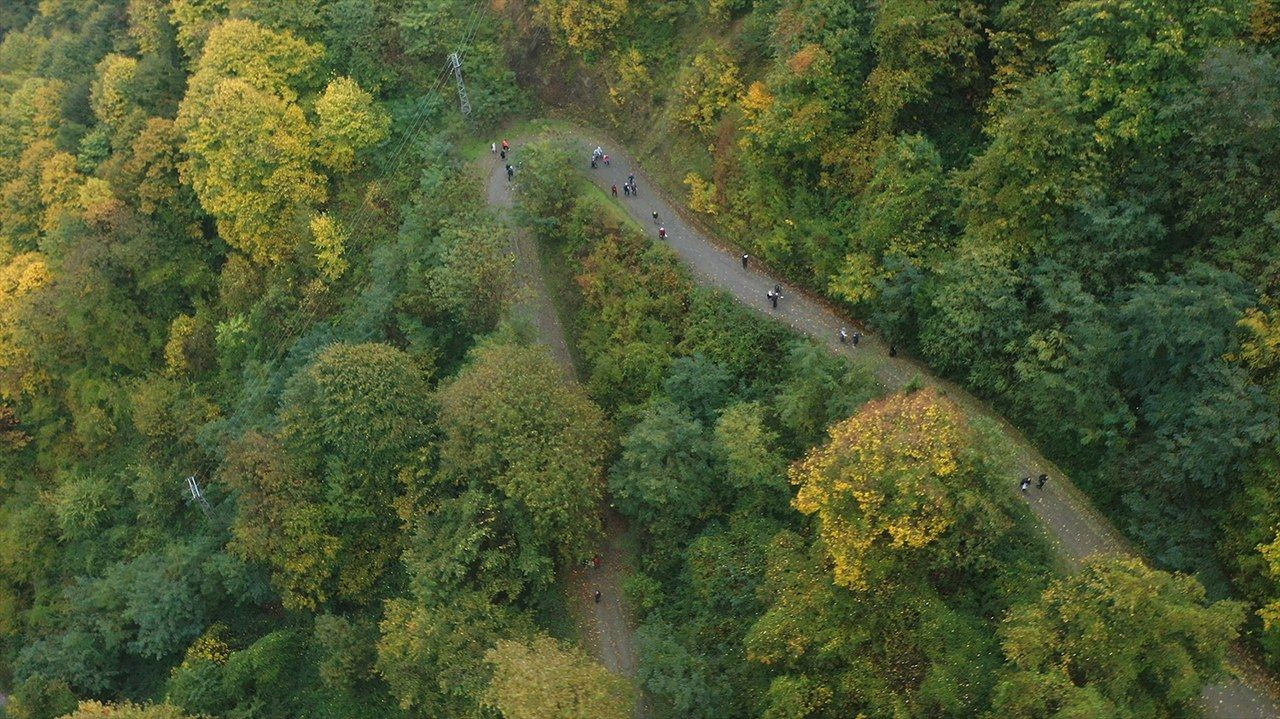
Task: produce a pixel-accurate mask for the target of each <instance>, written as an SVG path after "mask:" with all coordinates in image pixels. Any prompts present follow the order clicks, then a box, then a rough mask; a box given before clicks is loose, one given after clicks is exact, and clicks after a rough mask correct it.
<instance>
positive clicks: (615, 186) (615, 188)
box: [610, 184, 618, 197]
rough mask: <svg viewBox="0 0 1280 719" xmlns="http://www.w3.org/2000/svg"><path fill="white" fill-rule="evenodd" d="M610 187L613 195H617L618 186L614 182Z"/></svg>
mask: <svg viewBox="0 0 1280 719" xmlns="http://www.w3.org/2000/svg"><path fill="white" fill-rule="evenodd" d="M610 189H612V190H613V196H614V197H617V196H618V186H617V185H616V184H615V185H614V186H613V187H612V188H610Z"/></svg>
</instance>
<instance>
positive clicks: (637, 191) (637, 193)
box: [631, 182, 640, 197]
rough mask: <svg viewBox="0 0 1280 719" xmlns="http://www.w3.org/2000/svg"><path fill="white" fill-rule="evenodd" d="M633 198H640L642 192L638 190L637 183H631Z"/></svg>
mask: <svg viewBox="0 0 1280 719" xmlns="http://www.w3.org/2000/svg"><path fill="white" fill-rule="evenodd" d="M631 196H632V197H639V196H640V191H639V190H637V189H636V183H635V182H632V183H631Z"/></svg>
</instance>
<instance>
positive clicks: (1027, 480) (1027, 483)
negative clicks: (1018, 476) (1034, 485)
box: [1018, 477, 1031, 494]
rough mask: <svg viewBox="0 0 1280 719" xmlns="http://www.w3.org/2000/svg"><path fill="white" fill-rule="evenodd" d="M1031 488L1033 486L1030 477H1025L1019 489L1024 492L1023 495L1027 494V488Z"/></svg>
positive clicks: (1019, 484)
mask: <svg viewBox="0 0 1280 719" xmlns="http://www.w3.org/2000/svg"><path fill="white" fill-rule="evenodd" d="M1030 486H1031V478H1030V477H1023V478H1022V481H1021V482H1019V483H1018V487H1019V488H1020V489H1021V490H1022V493H1023V494H1026V493H1027V487H1030Z"/></svg>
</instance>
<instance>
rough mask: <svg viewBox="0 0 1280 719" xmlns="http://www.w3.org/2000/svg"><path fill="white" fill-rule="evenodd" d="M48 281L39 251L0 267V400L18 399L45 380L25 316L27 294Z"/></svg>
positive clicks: (27, 300)
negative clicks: (32, 350)
mask: <svg viewBox="0 0 1280 719" xmlns="http://www.w3.org/2000/svg"><path fill="white" fill-rule="evenodd" d="M51 279H52V277H51V275H50V273H49V268H48V267H47V266H46V265H45V261H44V255H41V254H40V253H38V252H26V253H23V254H21V255H18V256H17V257H14V258H13V259H12V260H10V261H9V263H8V264H6V265H4V266H3V267H0V399H4V400H15V399H18V398H19V397H21V396H23V395H25V394H28V393H30V392H32V391H34V390H35V389H36V387H38V386H39V385H41V384H42V383H43V382H44V381H46V380H47V379H48V374H47V370H45V369H42V368H41V367H40V366H39V365H38V364H37V363H36V361H35V359H34V357H33V355H32V352H31V345H30V342H29V341H28V339H27V331H26V329H25V326H24V317H25V316H26V314H27V306H28V303H29V301H30V295H31V294H32V293H34V292H36V291H37V290H39V289H40V288H41V287H44V286H45V285H47V284H49V281H50V280H51Z"/></svg>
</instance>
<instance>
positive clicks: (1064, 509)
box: [489, 129, 1280, 719]
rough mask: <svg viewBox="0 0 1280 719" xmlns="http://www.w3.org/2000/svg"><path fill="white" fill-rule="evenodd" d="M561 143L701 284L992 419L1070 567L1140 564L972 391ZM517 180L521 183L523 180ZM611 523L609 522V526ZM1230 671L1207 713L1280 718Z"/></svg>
mask: <svg viewBox="0 0 1280 719" xmlns="http://www.w3.org/2000/svg"><path fill="white" fill-rule="evenodd" d="M558 137H560V139H564V140H566V141H567V142H569V143H570V144H571V146H572V147H573V148H575V149H577V150H579V155H578V156H579V157H581V158H582V162H583V168H584V172H588V173H589V176H590V177H591V179H592V181H593V182H595V184H596V185H598V186H599V187H601V188H603V189H604V190H605V191H606V192H608V191H609V189H610V186H611V185H614V184H617V185H618V187H619V189H620V190H621V187H622V185H623V183H624V182H625V181H626V179H627V177H628V175H631V174H634V175H635V176H636V183H637V186H638V189H639V196H638V197H630V198H628V197H623V196H620V197H619V198H618V199H617V202H618V203H619V204H620V205H621V206H622V207H623V208H625V210H626V211H627V212H628V213H629V215H630V216H631V217H632V218H633V219H634V220H635V221H636V222H637V223H639V225H640V226H641V227H648V228H651V231H652V233H653V237H654V240H655V241H659V240H658V239H657V227H656V226H654V221H653V218H652V214H651V213H653V212H654V211H656V212H657V213H658V220H659V223H660V224H661V226H662V227H665V228H666V231H667V237H666V240H665V242H666V243H667V244H669V245H670V246H671V248H672V249H673V250H675V252H676V253H677V254H678V255H679V256H680V258H681V259H682V260H683V261H684V262H685V263H686V264H687V265H688V267H689V269H690V271H691V273H692V275H693V277H694V279H695V280H696V281H697V282H699V283H700V284H704V285H707V286H711V287H715V288H718V289H721V290H724V291H725V292H728V293H729V294H730V295H732V296H733V297H735V298H736V299H737V300H738V301H740V302H742V303H744V304H746V305H747V306H749V307H752V308H755V309H757V310H758V311H760V312H761V313H764V314H768V315H770V316H772V317H775V318H776V319H778V320H780V321H782V322H783V323H785V324H787V325H788V326H790V327H792V328H794V329H796V330H798V331H800V332H803V333H804V334H806V335H809V336H810V337H813V338H814V339H816V340H818V341H819V342H822V343H824V344H825V345H826V346H827V347H829V348H830V349H831V351H833V352H839V353H842V354H845V355H847V356H850V357H851V358H852V359H853V360H854V361H855V362H858V363H860V364H863V365H864V366H866V367H868V368H869V369H870V370H871V371H872V372H873V373H874V375H875V376H876V378H877V379H878V380H879V381H880V383H881V384H883V385H884V387H885V388H886V389H889V390H893V389H899V388H901V387H903V386H905V385H906V384H907V383H908V382H910V381H911V380H912V379H915V380H916V381H917V382H918V383H921V384H923V385H926V386H935V387H937V388H939V390H940V391H942V392H945V393H946V394H947V395H948V396H949V397H951V398H952V399H954V400H955V401H957V402H958V403H960V404H961V405H962V406H964V407H965V409H966V410H967V411H969V412H970V413H972V414H974V415H978V416H983V417H986V418H987V419H989V420H991V421H992V422H994V423H995V424H996V425H997V426H999V427H1000V428H1001V430H1002V431H1003V432H1004V434H1005V436H1006V438H1007V439H1008V440H1009V442H1010V446H1012V447H1014V448H1016V450H1015V452H1014V454H1013V456H1011V457H1010V462H1009V465H1008V471H1009V477H1010V481H1009V490H1010V491H1011V492H1018V488H1017V484H1016V479H1017V478H1018V477H1023V476H1027V475H1030V476H1037V475H1039V474H1041V473H1045V474H1048V475H1049V476H1050V477H1051V479H1050V481H1049V483H1048V485H1047V486H1046V487H1045V488H1044V489H1043V490H1037V489H1035V488H1034V487H1033V488H1032V489H1031V490H1030V491H1029V492H1027V493H1026V494H1025V501H1027V502H1028V504H1029V506H1030V508H1031V510H1032V511H1033V512H1034V513H1035V515H1036V516H1037V517H1038V518H1039V519H1040V521H1041V522H1042V524H1043V527H1044V530H1045V533H1046V536H1047V537H1048V539H1049V540H1050V541H1051V542H1052V543H1053V545H1054V547H1055V548H1056V549H1057V551H1058V552H1059V554H1060V555H1061V556H1062V557H1063V558H1064V559H1065V560H1066V561H1067V562H1068V563H1069V564H1071V565H1073V566H1078V565H1079V563H1080V562H1081V561H1082V560H1084V559H1085V558H1086V557H1089V556H1091V555H1095V554H1125V555H1132V556H1139V555H1138V553H1137V552H1136V551H1135V550H1134V549H1133V547H1132V546H1130V544H1129V543H1128V542H1127V541H1126V540H1125V538H1124V537H1123V536H1122V535H1121V534H1120V533H1119V532H1118V531H1117V530H1116V529H1115V528H1114V527H1113V526H1112V525H1111V524H1110V523H1109V522H1108V521H1107V520H1106V518H1104V517H1103V516H1102V515H1101V513H1099V512H1098V511H1097V510H1096V509H1095V508H1094V507H1093V506H1092V505H1091V504H1090V503H1089V501H1088V499H1087V498H1086V496H1085V495H1084V494H1083V493H1082V492H1081V491H1080V490H1079V489H1077V488H1076V487H1075V485H1074V484H1072V483H1071V481H1070V480H1069V479H1068V478H1067V477H1066V475H1065V474H1063V472H1062V471H1061V470H1059V469H1058V468H1057V467H1056V466H1055V465H1054V464H1053V463H1051V462H1049V461H1048V460H1047V459H1045V458H1044V457H1043V456H1041V454H1040V453H1039V452H1038V451H1037V450H1036V449H1035V447H1034V446H1033V445H1032V444H1031V443H1030V442H1029V441H1028V440H1027V439H1026V437H1025V436H1023V435H1022V433H1021V432H1020V431H1018V429H1017V428H1015V427H1013V426H1012V425H1010V424H1009V423H1008V422H1007V421H1005V419H1004V418H1003V417H1000V416H999V415H997V414H996V413H995V412H994V411H993V410H991V409H990V408H989V407H987V406H986V405H985V404H984V403H982V402H981V401H980V400H978V399H977V398H975V397H974V396H973V395H971V394H970V393H969V392H967V391H965V390H964V389H963V388H961V387H959V386H957V385H955V384H954V383H951V382H948V381H946V380H943V379H939V378H936V377H934V376H932V375H931V374H930V372H929V370H928V368H927V367H925V366H924V365H923V364H921V363H919V362H917V361H916V360H914V359H911V358H909V357H906V356H904V355H903V353H901V352H899V353H898V356H896V357H890V356H889V350H888V348H887V347H886V346H885V344H884V343H883V342H882V341H881V340H880V339H879V338H878V337H876V336H875V335H874V334H870V333H867V332H866V331H865V330H863V332H864V336H863V339H862V342H861V344H860V345H859V346H858V347H857V348H856V349H855V348H852V347H851V346H849V345H842V344H840V342H839V341H838V339H837V332H838V331H839V329H840V328H841V327H848V328H850V331H852V328H853V327H855V326H856V325H857V323H855V322H853V321H851V320H849V319H847V318H844V317H841V316H840V315H839V314H838V313H837V312H836V311H834V310H833V309H832V308H831V307H830V306H829V305H827V304H826V303H825V302H823V301H822V300H821V299H819V298H816V297H814V296H812V295H809V294H808V293H805V292H803V291H801V290H799V289H798V288H795V287H789V286H788V285H787V284H786V283H785V282H783V281H782V280H780V279H779V278H778V277H775V276H774V275H772V274H770V273H769V272H768V271H767V268H763V267H761V266H760V265H759V264H758V263H757V262H754V261H753V262H751V263H749V267H748V269H745V270H744V269H743V267H742V262H741V257H742V251H741V250H740V249H738V248H735V247H732V246H729V245H727V244H725V243H723V242H722V241H719V240H717V239H715V238H713V237H712V236H711V235H710V234H709V233H706V232H704V231H702V230H701V229H699V228H697V227H696V226H695V224H694V223H693V222H692V221H690V220H689V218H687V217H686V216H684V214H683V212H684V210H683V208H682V207H681V206H680V205H679V203H675V202H670V201H668V200H667V199H666V198H665V197H663V196H662V194H661V193H660V192H658V191H656V190H657V187H656V186H655V185H654V184H652V183H650V182H649V181H648V178H647V176H646V175H645V174H644V173H643V171H641V169H640V168H639V166H638V165H637V164H636V163H635V162H634V161H633V160H632V159H631V156H630V155H629V154H628V153H627V152H626V151H625V150H623V149H622V148H621V147H620V146H618V145H616V144H614V143H612V142H609V141H608V139H607V137H606V136H605V135H603V134H601V133H597V132H594V131H590V130H584V129H576V130H573V131H572V132H571V133H567V134H566V133H560V134H559V135H558ZM522 140H523V138H522ZM598 145H602V146H604V147H605V148H606V149H607V151H608V153H609V156H610V160H611V165H610V166H609V167H604V166H600V167H599V168H598V169H596V170H590V169H588V168H587V166H588V164H589V160H590V155H591V150H592V149H593V148H595V147H596V146H598ZM495 162H496V161H495ZM516 180H517V181H519V177H518V176H517V178H516ZM506 185H507V182H506V176H505V172H504V171H503V167H502V165H501V163H496V166H495V168H494V171H493V174H492V176H491V178H490V182H489V201H490V203H492V204H494V205H497V206H500V207H509V206H510V204H511V199H510V194H509V191H508V188H507V187H506ZM677 208H679V209H677ZM516 244H517V245H521V244H524V245H528V246H527V247H524V248H521V247H517V248H516V254H517V258H518V264H519V265H520V266H521V267H523V268H525V271H526V272H532V273H534V274H537V273H539V272H540V266H539V265H538V257H537V253H536V250H534V249H533V248H532V243H531V241H530V240H529V239H528V238H523V240H521V239H517V241H516ZM531 284H533V285H538V286H541V279H535V280H533V281H531ZM775 284H781V285H782V288H783V289H782V293H783V299H782V301H781V302H780V303H779V306H778V308H777V309H776V310H773V309H771V308H770V307H769V303H768V301H767V299H766V297H765V292H767V291H768V290H769V289H771V288H772V287H773V286H774V285H775ZM540 292H541V294H542V300H541V303H543V304H545V305H546V306H547V307H548V308H550V315H549V317H548V318H546V319H545V320H544V319H542V318H541V315H542V314H543V311H541V310H540V311H538V313H537V314H538V315H539V320H538V326H539V327H540V328H542V329H543V330H544V331H545V332H546V333H547V335H546V338H547V339H548V340H549V343H550V344H551V345H552V348H553V351H555V352H556V353H557V356H560V350H558V349H556V347H557V345H558V346H562V347H563V348H564V349H563V353H564V356H565V357H566V358H567V357H568V348H567V343H566V342H565V339H564V332H563V329H562V328H560V326H559V321H558V319H556V317H555V311H554V308H553V307H551V303H550V300H549V299H548V298H547V296H546V292H545V288H543V289H542V290H540ZM553 324H554V327H552V325H553ZM608 524H609V523H608V522H607V523H606V525H608ZM611 536H612V534H611ZM615 538H616V537H615ZM602 579H603V578H602ZM610 579H618V578H610ZM620 591H621V588H620V586H617V587H610V588H609V589H608V592H609V594H611V595H616V596H618V597H620ZM596 614H597V626H598V627H599V634H600V636H601V638H600V640H599V642H600V645H601V647H603V646H605V645H611V646H614V647H616V648H617V649H616V650H613V651H610V652H605V651H603V649H602V650H601V651H599V652H598V653H597V656H599V657H600V658H601V660H602V661H604V662H605V663H606V665H610V668H612V669H615V670H616V671H620V672H621V673H624V674H627V675H628V676H632V675H634V671H635V650H634V648H633V647H632V640H631V638H630V633H629V624H628V623H627V621H626V617H627V614H626V611H625V607H624V606H621V605H618V606H616V607H609V608H607V609H606V608H601V607H597V611H596ZM624 635H626V636H624ZM611 662H612V665H611ZM1231 668H1232V671H1233V675H1234V676H1233V677H1232V678H1230V679H1227V680H1224V681H1222V682H1219V683H1216V684H1212V685H1210V686H1207V687H1205V689H1204V692H1203V695H1202V700H1203V704H1204V708H1205V713H1206V715H1207V716H1210V717H1214V719H1280V702H1277V699H1276V694H1275V693H1274V691H1275V690H1274V689H1273V688H1272V686H1273V681H1272V680H1271V678H1270V677H1269V676H1268V675H1267V673H1266V672H1265V670H1263V669H1262V668H1260V667H1259V666H1257V665H1256V663H1254V662H1253V661H1252V660H1250V659H1249V658H1248V657H1245V656H1243V655H1242V654H1240V653H1239V652H1234V653H1233V657H1232V661H1231Z"/></svg>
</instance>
